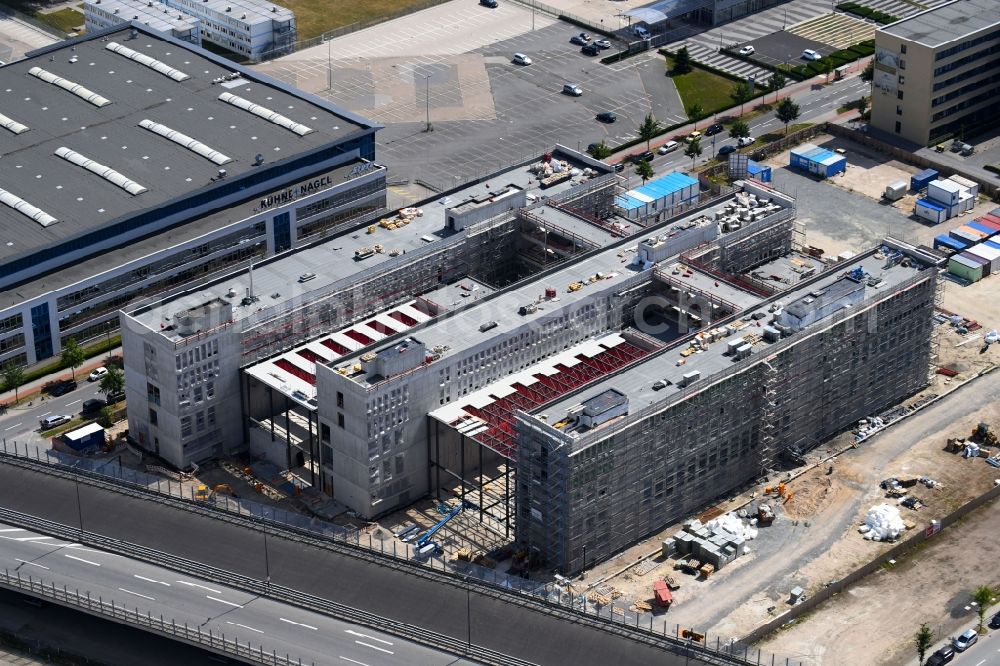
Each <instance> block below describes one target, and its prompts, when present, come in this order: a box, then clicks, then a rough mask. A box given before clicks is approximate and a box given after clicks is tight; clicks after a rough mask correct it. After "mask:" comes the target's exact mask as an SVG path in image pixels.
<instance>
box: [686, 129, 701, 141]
mask: <svg viewBox="0 0 1000 666" xmlns="http://www.w3.org/2000/svg"><path fill="white" fill-rule="evenodd" d="M700 138H701V132H699V131H698V130H695V131H693V132H691V133H690V134H688V135H687V137H686V138H685V139H684V142H685V143H691V142H692V141H694V140H695V139H700Z"/></svg>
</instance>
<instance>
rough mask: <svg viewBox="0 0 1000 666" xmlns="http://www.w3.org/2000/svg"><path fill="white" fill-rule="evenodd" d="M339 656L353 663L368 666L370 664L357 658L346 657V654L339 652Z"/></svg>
mask: <svg viewBox="0 0 1000 666" xmlns="http://www.w3.org/2000/svg"><path fill="white" fill-rule="evenodd" d="M337 656H338V657H340V658H341V659H343V660H344V661H349V662H351V663H352V664H359V666H368V664H366V663H365V662H363V661H358V660H357V659H351V658H350V657H345V656H344V655H341V654H338V655H337Z"/></svg>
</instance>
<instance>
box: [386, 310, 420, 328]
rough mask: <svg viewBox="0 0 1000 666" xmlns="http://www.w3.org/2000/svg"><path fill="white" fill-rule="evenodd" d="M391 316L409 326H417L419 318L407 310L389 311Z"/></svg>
mask: <svg viewBox="0 0 1000 666" xmlns="http://www.w3.org/2000/svg"><path fill="white" fill-rule="evenodd" d="M389 316H390V317H392V318H393V319H395V320H396V321H398V322H399V323H401V324H406V325H407V326H416V325H417V320H416V319H414V318H413V317H411V316H410V315H408V314H406V313H405V312H400V311H399V310H393V311H392V312H390V313H389Z"/></svg>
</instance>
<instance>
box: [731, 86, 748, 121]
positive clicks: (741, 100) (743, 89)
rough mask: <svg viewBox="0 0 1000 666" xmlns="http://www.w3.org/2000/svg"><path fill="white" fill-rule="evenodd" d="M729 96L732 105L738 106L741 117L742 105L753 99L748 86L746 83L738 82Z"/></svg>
mask: <svg viewBox="0 0 1000 666" xmlns="http://www.w3.org/2000/svg"><path fill="white" fill-rule="evenodd" d="M729 96H730V97H731V98H732V99H733V104H739V105H740V115H741V116H742V115H743V104H745V103H746V102H749V101H750V98H752V97H753V91H752V90H750V84H749V83H747V82H746V81H740V82H739V83H737V84H736V85H735V86H734V87H733V90H732V92H730V93H729Z"/></svg>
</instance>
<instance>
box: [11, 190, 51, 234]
mask: <svg viewBox="0 0 1000 666" xmlns="http://www.w3.org/2000/svg"><path fill="white" fill-rule="evenodd" d="M0 203H2V204H4V205H5V206H9V207H11V208H13V209H14V210H16V211H17V212H18V213H20V214H21V215H26V216H28V217H30V218H31V219H33V220H34V221H35V222H38V224H40V225H42V226H43V227H47V226H49V225H50V224H55V223H56V222H58V221H59V220H57V219H56V218H54V217H52V216H51V215H49V214H48V213H46V212H45V211H43V210H42V209H40V208H37V207H35V206H32V205H31V204H30V203H28V202H27V201H25V200H24V199H22V198H21V197H19V196H17V195H16V194H11V193H10V192H8V191H7V190H0Z"/></svg>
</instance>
